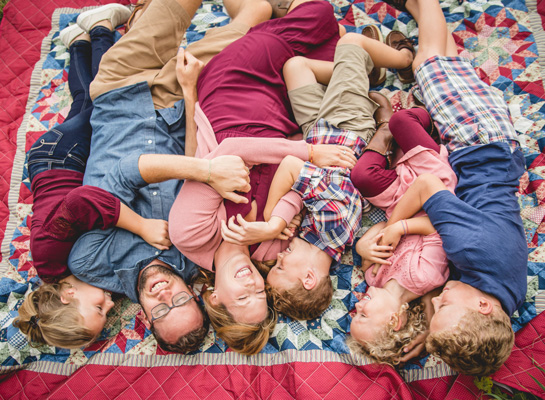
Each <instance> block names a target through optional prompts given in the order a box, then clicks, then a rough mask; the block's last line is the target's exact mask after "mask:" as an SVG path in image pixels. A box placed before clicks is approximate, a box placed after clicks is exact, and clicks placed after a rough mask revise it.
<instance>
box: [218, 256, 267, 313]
mask: <svg viewBox="0 0 545 400" xmlns="http://www.w3.org/2000/svg"><path fill="white" fill-rule="evenodd" d="M210 301H211V302H212V303H213V304H214V305H219V304H223V305H224V306H225V308H227V311H229V313H230V314H231V315H232V316H233V318H234V320H235V321H237V322H241V323H247V324H256V323H259V322H261V321H263V320H264V319H265V318H266V317H267V314H268V311H269V308H268V305H267V295H266V294H265V282H264V281H263V277H262V276H261V275H260V274H259V272H258V271H257V269H256V268H255V267H254V265H253V264H252V261H251V260H250V257H249V256H248V255H247V254H245V253H244V252H233V253H232V254H231V255H230V256H229V257H227V259H226V260H225V261H224V262H223V263H221V264H218V265H216V281H215V288H214V292H213V293H212V295H211V296H210Z"/></svg>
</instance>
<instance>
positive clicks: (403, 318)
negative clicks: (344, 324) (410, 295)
mask: <svg viewBox="0 0 545 400" xmlns="http://www.w3.org/2000/svg"><path fill="white" fill-rule="evenodd" d="M426 327H427V325H426V317H425V314H424V306H423V305H422V304H421V303H420V302H418V301H413V302H411V303H410V304H409V303H402V302H401V300H400V299H399V298H396V297H395V296H393V295H392V293H390V292H389V291H388V290H386V289H384V288H377V287H374V286H370V287H369V289H368V290H367V293H365V294H364V296H363V298H362V299H361V300H360V301H359V302H358V303H356V314H355V315H354V317H353V318H352V323H351V324H350V336H349V337H348V338H347V345H348V347H349V348H350V351H351V352H352V353H353V354H359V355H368V356H370V357H371V358H372V359H374V360H375V361H377V362H379V363H383V364H390V365H392V366H394V365H397V364H399V362H400V361H399V360H400V358H401V357H403V354H404V351H403V349H404V347H405V346H407V345H408V344H409V343H410V342H411V341H412V340H413V339H414V338H416V337H417V336H418V335H419V334H420V333H422V332H424V331H425V330H426Z"/></svg>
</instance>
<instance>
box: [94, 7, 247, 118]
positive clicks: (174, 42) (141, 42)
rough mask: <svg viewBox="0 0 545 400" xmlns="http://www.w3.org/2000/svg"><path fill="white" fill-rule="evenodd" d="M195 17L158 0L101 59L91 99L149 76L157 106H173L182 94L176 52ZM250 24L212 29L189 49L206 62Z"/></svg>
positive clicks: (149, 83) (144, 79)
mask: <svg viewBox="0 0 545 400" xmlns="http://www.w3.org/2000/svg"><path fill="white" fill-rule="evenodd" d="M191 18H192V16H190V15H188V14H187V12H186V11H185V10H184V9H183V8H182V7H181V6H180V5H179V4H178V3H177V2H176V1H175V0H154V1H153V2H152V3H151V4H150V6H149V7H148V9H147V10H146V12H145V13H143V14H142V16H141V17H140V19H139V20H138V21H137V22H136V24H135V25H134V27H133V28H132V29H131V30H130V32H128V33H127V34H126V35H124V36H123V37H122V38H121V39H120V40H119V41H118V42H117V43H116V44H115V45H114V46H113V47H112V48H111V49H110V50H109V51H108V52H107V53H106V54H105V55H104V57H103V58H102V61H101V63H100V68H99V71H98V74H97V76H96V77H95V79H94V81H93V82H92V84H91V98H92V99H93V100H94V99H95V98H97V97H98V96H100V95H101V94H104V93H106V92H109V91H111V90H114V89H119V88H122V87H125V86H129V85H133V84H135V83H138V82H143V81H145V82H147V83H148V86H149V87H150V90H151V95H152V98H153V104H154V106H155V108H156V109H161V108H166V107H172V105H173V104H174V103H175V102H176V101H178V100H180V99H181V98H182V97H183V94H182V88H181V87H180V85H179V84H178V80H177V79H176V54H177V52H178V46H179V45H180V42H181V41H182V38H183V36H184V34H185V32H186V30H187V28H188V27H189V25H190V24H191ZM249 29H250V28H249V26H246V25H244V24H241V23H230V24H228V25H226V26H222V27H219V28H213V29H210V30H209V31H207V32H206V35H205V36H204V38H203V39H201V40H199V41H197V42H194V43H192V44H190V45H189V46H188V47H187V51H189V52H190V53H191V54H193V55H194V56H195V57H197V58H198V59H199V60H201V61H203V62H204V63H207V62H208V61H210V59H211V58H212V57H213V56H215V55H216V54H218V53H219V52H220V51H221V50H223V49H224V48H225V47H226V46H227V45H229V44H230V43H232V42H234V41H235V40H237V39H239V38H241V37H242V36H244V35H245V34H246V32H247V31H248V30H249Z"/></svg>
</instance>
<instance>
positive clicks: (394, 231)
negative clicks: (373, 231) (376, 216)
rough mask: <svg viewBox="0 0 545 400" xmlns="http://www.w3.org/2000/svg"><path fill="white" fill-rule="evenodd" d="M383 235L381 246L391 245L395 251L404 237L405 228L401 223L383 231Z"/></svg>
mask: <svg viewBox="0 0 545 400" xmlns="http://www.w3.org/2000/svg"><path fill="white" fill-rule="evenodd" d="M381 233H382V234H383V236H382V239H381V240H380V244H382V245H389V246H391V247H392V250H395V249H396V247H397V245H398V243H399V241H400V240H401V236H403V226H402V225H401V221H398V222H396V223H395V224H392V225H389V226H387V227H385V228H384V229H382V231H381Z"/></svg>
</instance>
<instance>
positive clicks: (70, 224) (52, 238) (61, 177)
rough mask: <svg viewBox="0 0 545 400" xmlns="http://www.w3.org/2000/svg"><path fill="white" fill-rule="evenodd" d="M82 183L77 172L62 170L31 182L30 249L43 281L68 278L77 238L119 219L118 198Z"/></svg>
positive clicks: (48, 173)
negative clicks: (32, 199) (70, 255)
mask: <svg viewBox="0 0 545 400" xmlns="http://www.w3.org/2000/svg"><path fill="white" fill-rule="evenodd" d="M82 182H83V174H82V173H81V172H77V171H71V170H63V169H53V170H49V171H44V172H41V173H40V174H38V175H37V176H36V177H35V178H34V180H33V181H32V186H31V189H32V193H33V195H34V205H33V211H34V215H33V217H32V226H31V230H30V250H31V252H32V258H33V260H34V267H35V268H36V270H37V271H38V275H39V276H40V278H42V280H44V281H45V282H55V281H58V280H59V279H61V278H63V277H65V276H68V275H70V271H69V270H68V267H67V261H68V256H69V254H70V250H71V249H72V246H73V245H74V243H75V241H76V240H77V239H78V237H80V236H81V235H82V234H83V233H85V232H88V231H90V230H92V229H96V228H100V229H107V228H111V227H113V226H115V224H116V223H117V220H118V219H119V211H120V207H121V204H120V201H119V199H118V198H117V197H115V196H113V195H112V194H110V193H109V192H106V191H105V190H102V189H100V188H97V187H94V186H82Z"/></svg>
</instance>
